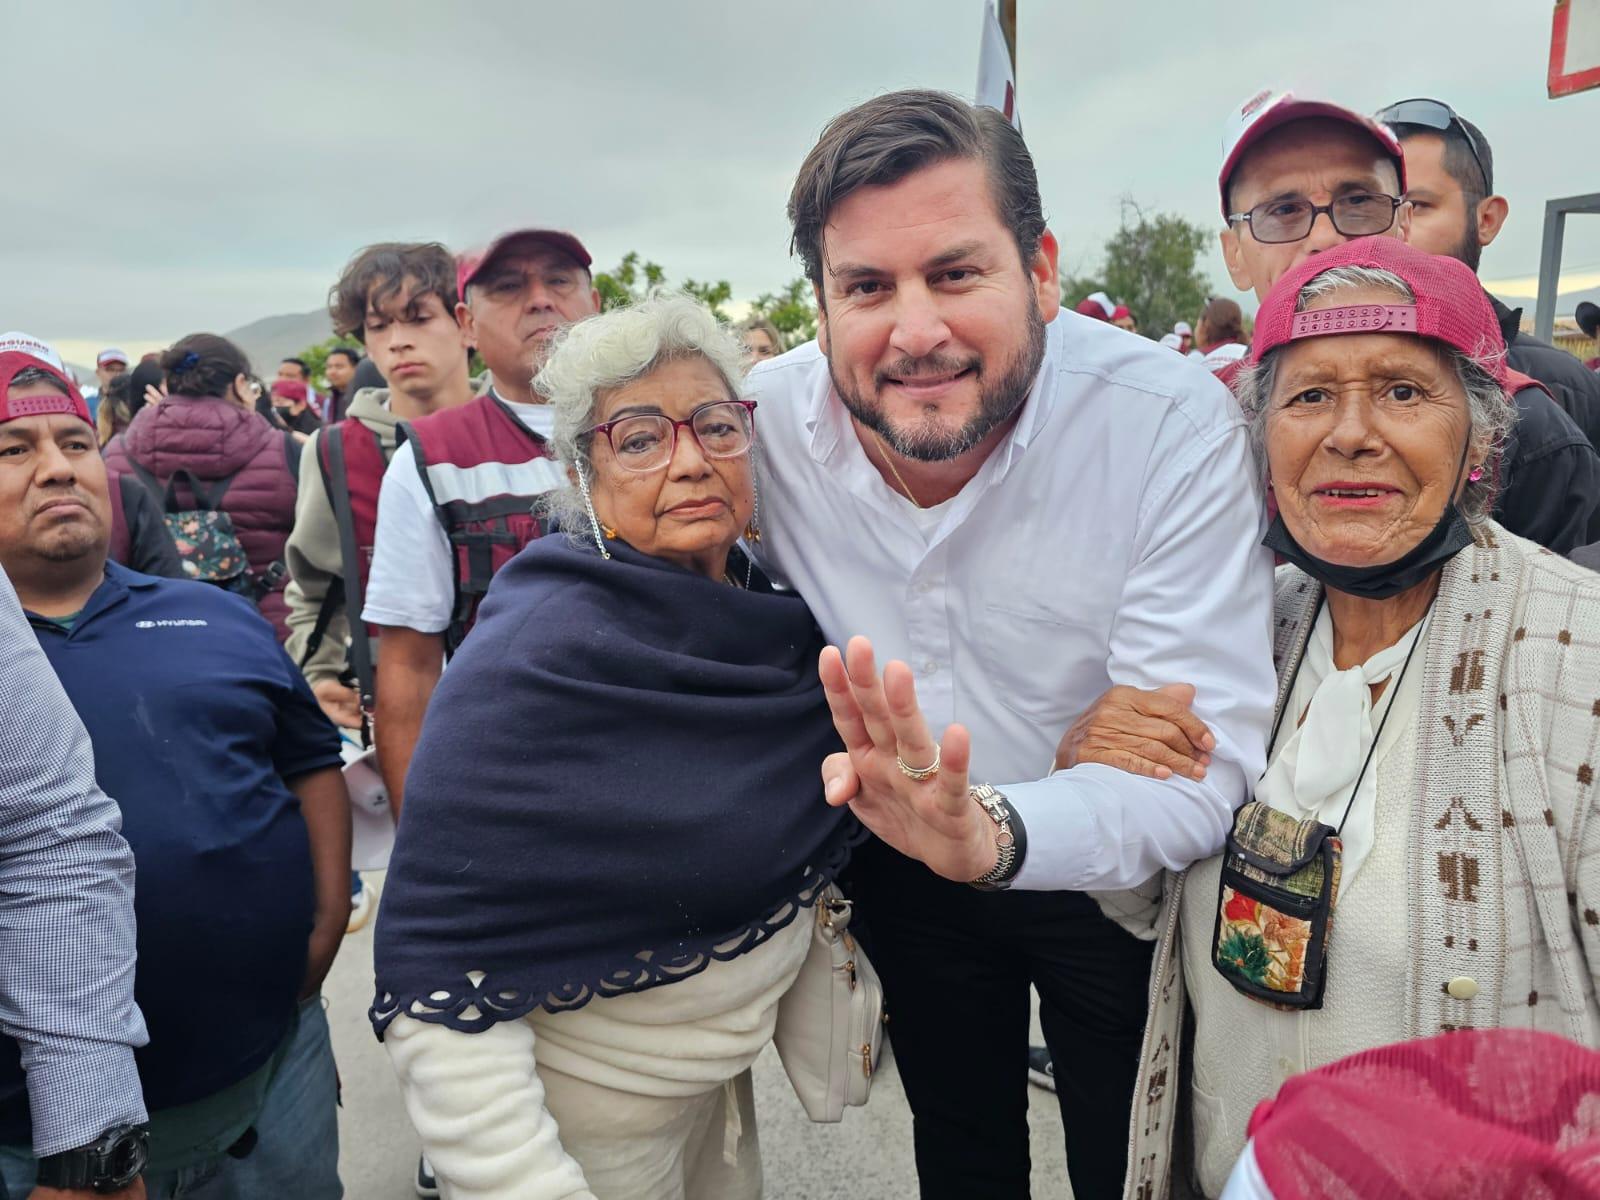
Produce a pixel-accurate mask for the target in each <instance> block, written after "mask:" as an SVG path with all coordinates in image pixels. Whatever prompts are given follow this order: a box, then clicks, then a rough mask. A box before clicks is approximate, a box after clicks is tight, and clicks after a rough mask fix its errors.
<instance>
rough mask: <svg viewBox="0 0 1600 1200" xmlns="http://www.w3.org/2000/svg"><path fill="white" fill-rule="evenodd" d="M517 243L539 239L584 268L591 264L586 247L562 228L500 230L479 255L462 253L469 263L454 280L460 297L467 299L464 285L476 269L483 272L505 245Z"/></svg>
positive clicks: (473, 275)
mask: <svg viewBox="0 0 1600 1200" xmlns="http://www.w3.org/2000/svg"><path fill="white" fill-rule="evenodd" d="M516 242H539V243H541V244H542V245H545V246H549V247H550V248H551V249H552V250H559V251H560V252H561V253H562V254H565V255H566V256H567V257H568V258H570V259H572V260H573V261H574V262H576V263H577V264H578V265H579V266H580V267H582V268H583V269H584V270H586V271H587V270H588V269H589V268H590V267H591V266H593V265H594V259H593V257H591V255H590V254H589V251H588V248H587V247H585V246H584V244H583V243H582V242H580V241H579V240H578V239H577V238H576V237H574V236H573V235H572V234H570V233H567V232H566V231H565V230H561V229H514V230H512V231H511V232H510V233H503V234H501V235H500V236H499V237H497V238H495V239H494V241H492V242H490V243H489V246H488V248H487V249H486V250H484V251H483V253H482V254H479V255H476V256H472V255H467V256H463V258H462V262H463V263H464V264H470V265H467V266H464V268H463V269H462V270H461V271H460V272H459V273H458V276H457V279H456V288H457V291H458V292H459V293H460V295H461V298H462V299H463V300H465V299H466V298H467V285H468V284H470V283H471V282H472V281H473V279H475V278H476V277H477V275H478V272H480V271H482V270H483V268H484V267H486V266H488V265H489V264H490V263H491V262H493V261H494V260H495V259H496V258H498V257H499V256H500V255H501V254H502V253H504V252H505V250H506V249H507V247H509V246H511V245H513V244H514V243H516Z"/></svg>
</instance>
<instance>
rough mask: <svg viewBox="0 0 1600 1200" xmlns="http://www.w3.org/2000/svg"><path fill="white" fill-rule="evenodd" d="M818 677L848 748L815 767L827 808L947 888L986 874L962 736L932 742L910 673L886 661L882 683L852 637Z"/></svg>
mask: <svg viewBox="0 0 1600 1200" xmlns="http://www.w3.org/2000/svg"><path fill="white" fill-rule="evenodd" d="M819 668H820V671H821V674H822V686H823V690H824V691H825V692H826V693H827V697H828V707H829V709H830V710H832V712H833V723H834V727H835V728H837V729H838V731H839V736H840V737H841V738H843V739H844V744H845V751H844V753H842V754H831V755H829V756H828V758H827V759H826V760H825V761H824V762H823V764H822V781H823V791H824V794H825V796H826V797H827V801H828V803H829V804H832V805H835V806H838V805H841V804H848V805H849V806H850V810H851V811H852V812H854V813H855V814H856V816H857V817H858V818H859V819H860V821H861V823H862V824H863V825H865V826H866V827H867V828H868V829H870V830H872V832H873V833H875V834H877V835H878V836H879V837H880V838H882V839H883V840H884V841H885V842H888V843H889V845H891V846H893V847H894V848H895V849H896V850H898V851H900V853H902V854H905V855H907V856H909V857H911V858H915V859H917V860H918V861H920V862H922V863H925V864H926V865H927V866H928V867H929V869H931V870H932V871H934V872H935V873H936V874H939V875H942V876H944V877H945V878H946V879H953V880H956V881H957V882H960V883H966V882H968V881H970V880H973V879H976V878H978V877H979V876H981V875H983V874H984V873H986V872H987V871H989V870H990V869H991V868H992V867H993V866H994V865H995V862H996V861H997V859H998V850H997V849H996V846H995V827H994V823H993V822H992V821H991V820H990V819H989V817H988V816H987V815H986V814H985V813H984V812H983V810H982V809H980V808H979V807H978V805H977V804H976V803H975V802H974V801H973V799H972V798H971V796H969V795H968V793H967V788H968V783H969V781H968V778H967V769H968V765H969V763H970V762H971V758H972V744H971V738H970V737H969V736H968V734H967V731H966V729H965V728H963V727H962V726H960V725H952V726H950V727H949V728H948V729H946V730H945V732H944V737H943V739H942V740H941V741H940V742H938V743H935V742H934V740H933V737H932V735H931V734H930V733H929V731H928V723H927V721H926V720H924V719H923V716H922V709H921V708H920V707H919V706H918V704H917V688H916V682H915V680H914V679H913V678H912V675H911V668H910V667H908V666H906V664H905V663H903V662H891V663H889V664H888V665H887V666H886V667H885V668H884V670H883V677H882V678H881V679H880V678H879V677H878V672H877V666H876V664H875V663H874V661H873V655H872V643H871V642H869V641H868V640H867V639H866V638H864V637H854V638H851V639H850V643H849V645H848V646H846V647H845V653H844V654H843V655H841V654H840V653H839V651H838V650H837V649H836V648H835V647H833V646H829V647H828V648H827V649H825V650H824V651H823V652H822V660H821V662H820V664H819ZM935 764H937V767H936V768H935ZM930 768H935V769H930ZM919 777H920V778H919Z"/></svg>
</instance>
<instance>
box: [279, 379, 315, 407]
mask: <svg viewBox="0 0 1600 1200" xmlns="http://www.w3.org/2000/svg"><path fill="white" fill-rule="evenodd" d="M272 394H273V395H274V396H283V397H286V398H287V399H290V400H293V401H295V402H297V403H304V402H305V401H306V400H307V399H308V397H307V395H306V385H305V384H303V383H301V382H300V381H299V380H298V379H274V380H273V381H272Z"/></svg>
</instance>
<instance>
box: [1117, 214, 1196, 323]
mask: <svg viewBox="0 0 1600 1200" xmlns="http://www.w3.org/2000/svg"><path fill="white" fill-rule="evenodd" d="M1210 240H1211V234H1210V233H1208V232H1207V231H1206V230H1204V229H1202V228H1201V227H1200V226H1198V225H1195V224H1193V223H1192V222H1189V221H1186V220H1184V219H1183V218H1182V217H1180V216H1178V215H1177V214H1175V213H1155V214H1153V215H1152V214H1147V213H1146V212H1145V211H1144V210H1143V209H1141V208H1140V207H1139V206H1138V205H1137V204H1135V203H1134V202H1133V201H1132V200H1124V201H1123V202H1122V228H1121V229H1119V230H1117V232H1116V233H1115V234H1113V235H1112V237H1111V240H1110V241H1109V242H1107V243H1106V265H1105V277H1106V287H1107V290H1108V291H1109V292H1110V293H1111V294H1112V295H1113V296H1115V297H1116V298H1117V300H1118V301H1119V302H1120V303H1123V304H1126V305H1127V306H1128V307H1129V308H1131V309H1132V310H1133V315H1134V319H1135V320H1137V321H1138V322H1139V331H1140V332H1141V333H1145V334H1150V335H1153V336H1155V337H1160V336H1161V335H1162V334H1163V333H1166V332H1168V331H1170V330H1171V329H1172V327H1173V325H1174V324H1176V323H1177V322H1179V321H1188V322H1189V323H1190V324H1193V323H1194V321H1195V319H1196V318H1198V317H1199V315H1200V310H1201V309H1202V308H1204V307H1205V303H1206V297H1207V296H1209V295H1210V294H1211V281H1210V280H1208V279H1207V278H1206V277H1205V275H1204V274H1202V273H1201V271H1200V268H1199V267H1198V266H1197V265H1196V263H1197V261H1198V260H1199V257H1200V252H1201V251H1202V250H1204V249H1205V247H1206V243H1207V242H1209V241H1210Z"/></svg>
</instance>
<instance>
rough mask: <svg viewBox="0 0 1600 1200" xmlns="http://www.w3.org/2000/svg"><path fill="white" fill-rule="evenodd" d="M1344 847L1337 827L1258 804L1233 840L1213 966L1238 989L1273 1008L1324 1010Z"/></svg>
mask: <svg viewBox="0 0 1600 1200" xmlns="http://www.w3.org/2000/svg"><path fill="white" fill-rule="evenodd" d="M1342 851H1343V847H1342V846H1341V844H1340V841H1339V833H1338V831H1337V830H1336V829H1334V828H1333V827H1332V826H1331V825H1324V824H1323V823H1322V822H1321V821H1317V820H1314V819H1308V820H1304V821H1297V820H1296V819H1295V818H1294V817H1292V816H1290V815H1289V814H1287V813H1283V812H1279V811H1278V810H1277V809H1275V808H1272V807H1270V806H1268V805H1266V804H1263V803H1261V802H1260V801H1259V800H1255V801H1251V802H1250V803H1249V804H1246V805H1245V806H1244V807H1243V808H1241V809H1240V810H1239V813H1238V815H1237V816H1236V817H1235V818H1234V822H1233V829H1232V830H1231V831H1230V832H1229V834H1228V843H1227V848H1226V849H1225V851H1224V853H1223V859H1222V880H1221V886H1220V888H1219V889H1218V892H1219V894H1218V898H1217V927H1216V932H1215V934H1214V935H1213V937H1212V941H1211V961H1212V963H1213V964H1214V965H1215V966H1216V968H1217V970H1218V971H1219V972H1220V973H1221V974H1222V977H1223V978H1224V979H1226V980H1227V981H1228V982H1229V983H1230V984H1232V985H1233V987H1234V989H1235V990H1236V991H1238V992H1240V993H1242V994H1243V995H1246V996H1248V997H1250V998H1251V999H1252V1000H1257V1001H1260V1002H1261V1003H1263V1004H1267V1005H1270V1006H1271V1007H1273V1008H1279V1009H1285V1010H1289V1011H1296V1010H1299V1009H1314V1008H1321V1007H1322V994H1323V989H1324V987H1325V986H1326V984H1327V968H1328V935H1329V933H1330V932H1331V931H1332V927H1333V907H1334V904H1335V902H1336V901H1337V899H1338V894H1339V861H1340V857H1341V854H1342Z"/></svg>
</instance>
